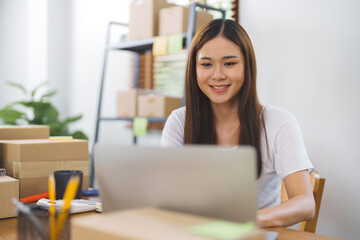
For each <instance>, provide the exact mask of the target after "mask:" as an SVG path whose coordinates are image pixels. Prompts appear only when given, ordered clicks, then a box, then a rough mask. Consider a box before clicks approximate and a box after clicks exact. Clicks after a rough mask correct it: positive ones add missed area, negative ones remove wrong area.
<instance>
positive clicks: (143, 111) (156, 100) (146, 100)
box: [138, 94, 182, 117]
mask: <svg viewBox="0 0 360 240" xmlns="http://www.w3.org/2000/svg"><path fill="white" fill-rule="evenodd" d="M181 100H182V99H181V98H177V97H167V96H164V95H153V94H148V95H140V96H138V115H139V116H140V117H167V116H169V115H170V113H171V112H172V111H173V110H175V109H177V108H179V107H181Z"/></svg>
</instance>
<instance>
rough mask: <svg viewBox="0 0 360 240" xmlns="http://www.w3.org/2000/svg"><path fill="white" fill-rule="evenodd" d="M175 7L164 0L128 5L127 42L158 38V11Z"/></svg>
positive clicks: (149, 0)
mask: <svg viewBox="0 0 360 240" xmlns="http://www.w3.org/2000/svg"><path fill="white" fill-rule="evenodd" d="M171 6H175V5H174V4H170V3H167V2H166V1H164V0H144V1H136V2H133V3H131V5H130V22H129V27H130V29H129V40H138V39H143V38H151V37H154V36H158V33H159V30H158V29H159V28H158V24H159V10H160V9H163V8H167V7H171Z"/></svg>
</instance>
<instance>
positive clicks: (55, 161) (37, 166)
mask: <svg viewBox="0 0 360 240" xmlns="http://www.w3.org/2000/svg"><path fill="white" fill-rule="evenodd" d="M0 167H3V168H5V169H6V172H7V174H8V175H9V176H11V177H14V178H17V179H19V181H20V198H23V197H27V196H30V195H34V194H38V193H42V192H46V191H47V190H48V177H49V174H50V173H53V172H54V171H56V170H81V171H83V172H84V178H83V189H84V188H87V187H88V178H89V151H88V142H87V141H85V140H66V141H58V140H49V139H33V140H7V141H0Z"/></svg>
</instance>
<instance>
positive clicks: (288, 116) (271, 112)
mask: <svg viewBox="0 0 360 240" xmlns="http://www.w3.org/2000/svg"><path fill="white" fill-rule="evenodd" d="M263 116H264V118H265V122H266V123H267V124H269V123H273V124H274V123H277V124H280V125H281V124H284V123H286V122H288V121H294V120H295V116H294V114H293V113H292V112H290V111H289V110H287V109H285V108H283V107H279V106H272V105H265V106H264V109H263Z"/></svg>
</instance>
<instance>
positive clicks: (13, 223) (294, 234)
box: [0, 212, 335, 240]
mask: <svg viewBox="0 0 360 240" xmlns="http://www.w3.org/2000/svg"><path fill="white" fill-rule="evenodd" d="M96 214H97V215H100V214H99V213H95V212H89V213H82V214H75V215H72V218H77V217H83V216H85V215H88V216H90V215H96ZM17 220H18V219H17V218H8V219H1V220H0V239H9V240H11V239H14V240H15V239H17ZM264 230H265V231H274V232H277V233H278V234H279V235H278V238H277V239H279V240H285V239H286V240H295V239H302V240H310V239H311V240H334V239H335V238H332V237H327V236H323V235H319V234H313V233H308V232H302V231H297V230H293V229H288V228H283V227H276V228H267V229H264Z"/></svg>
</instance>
